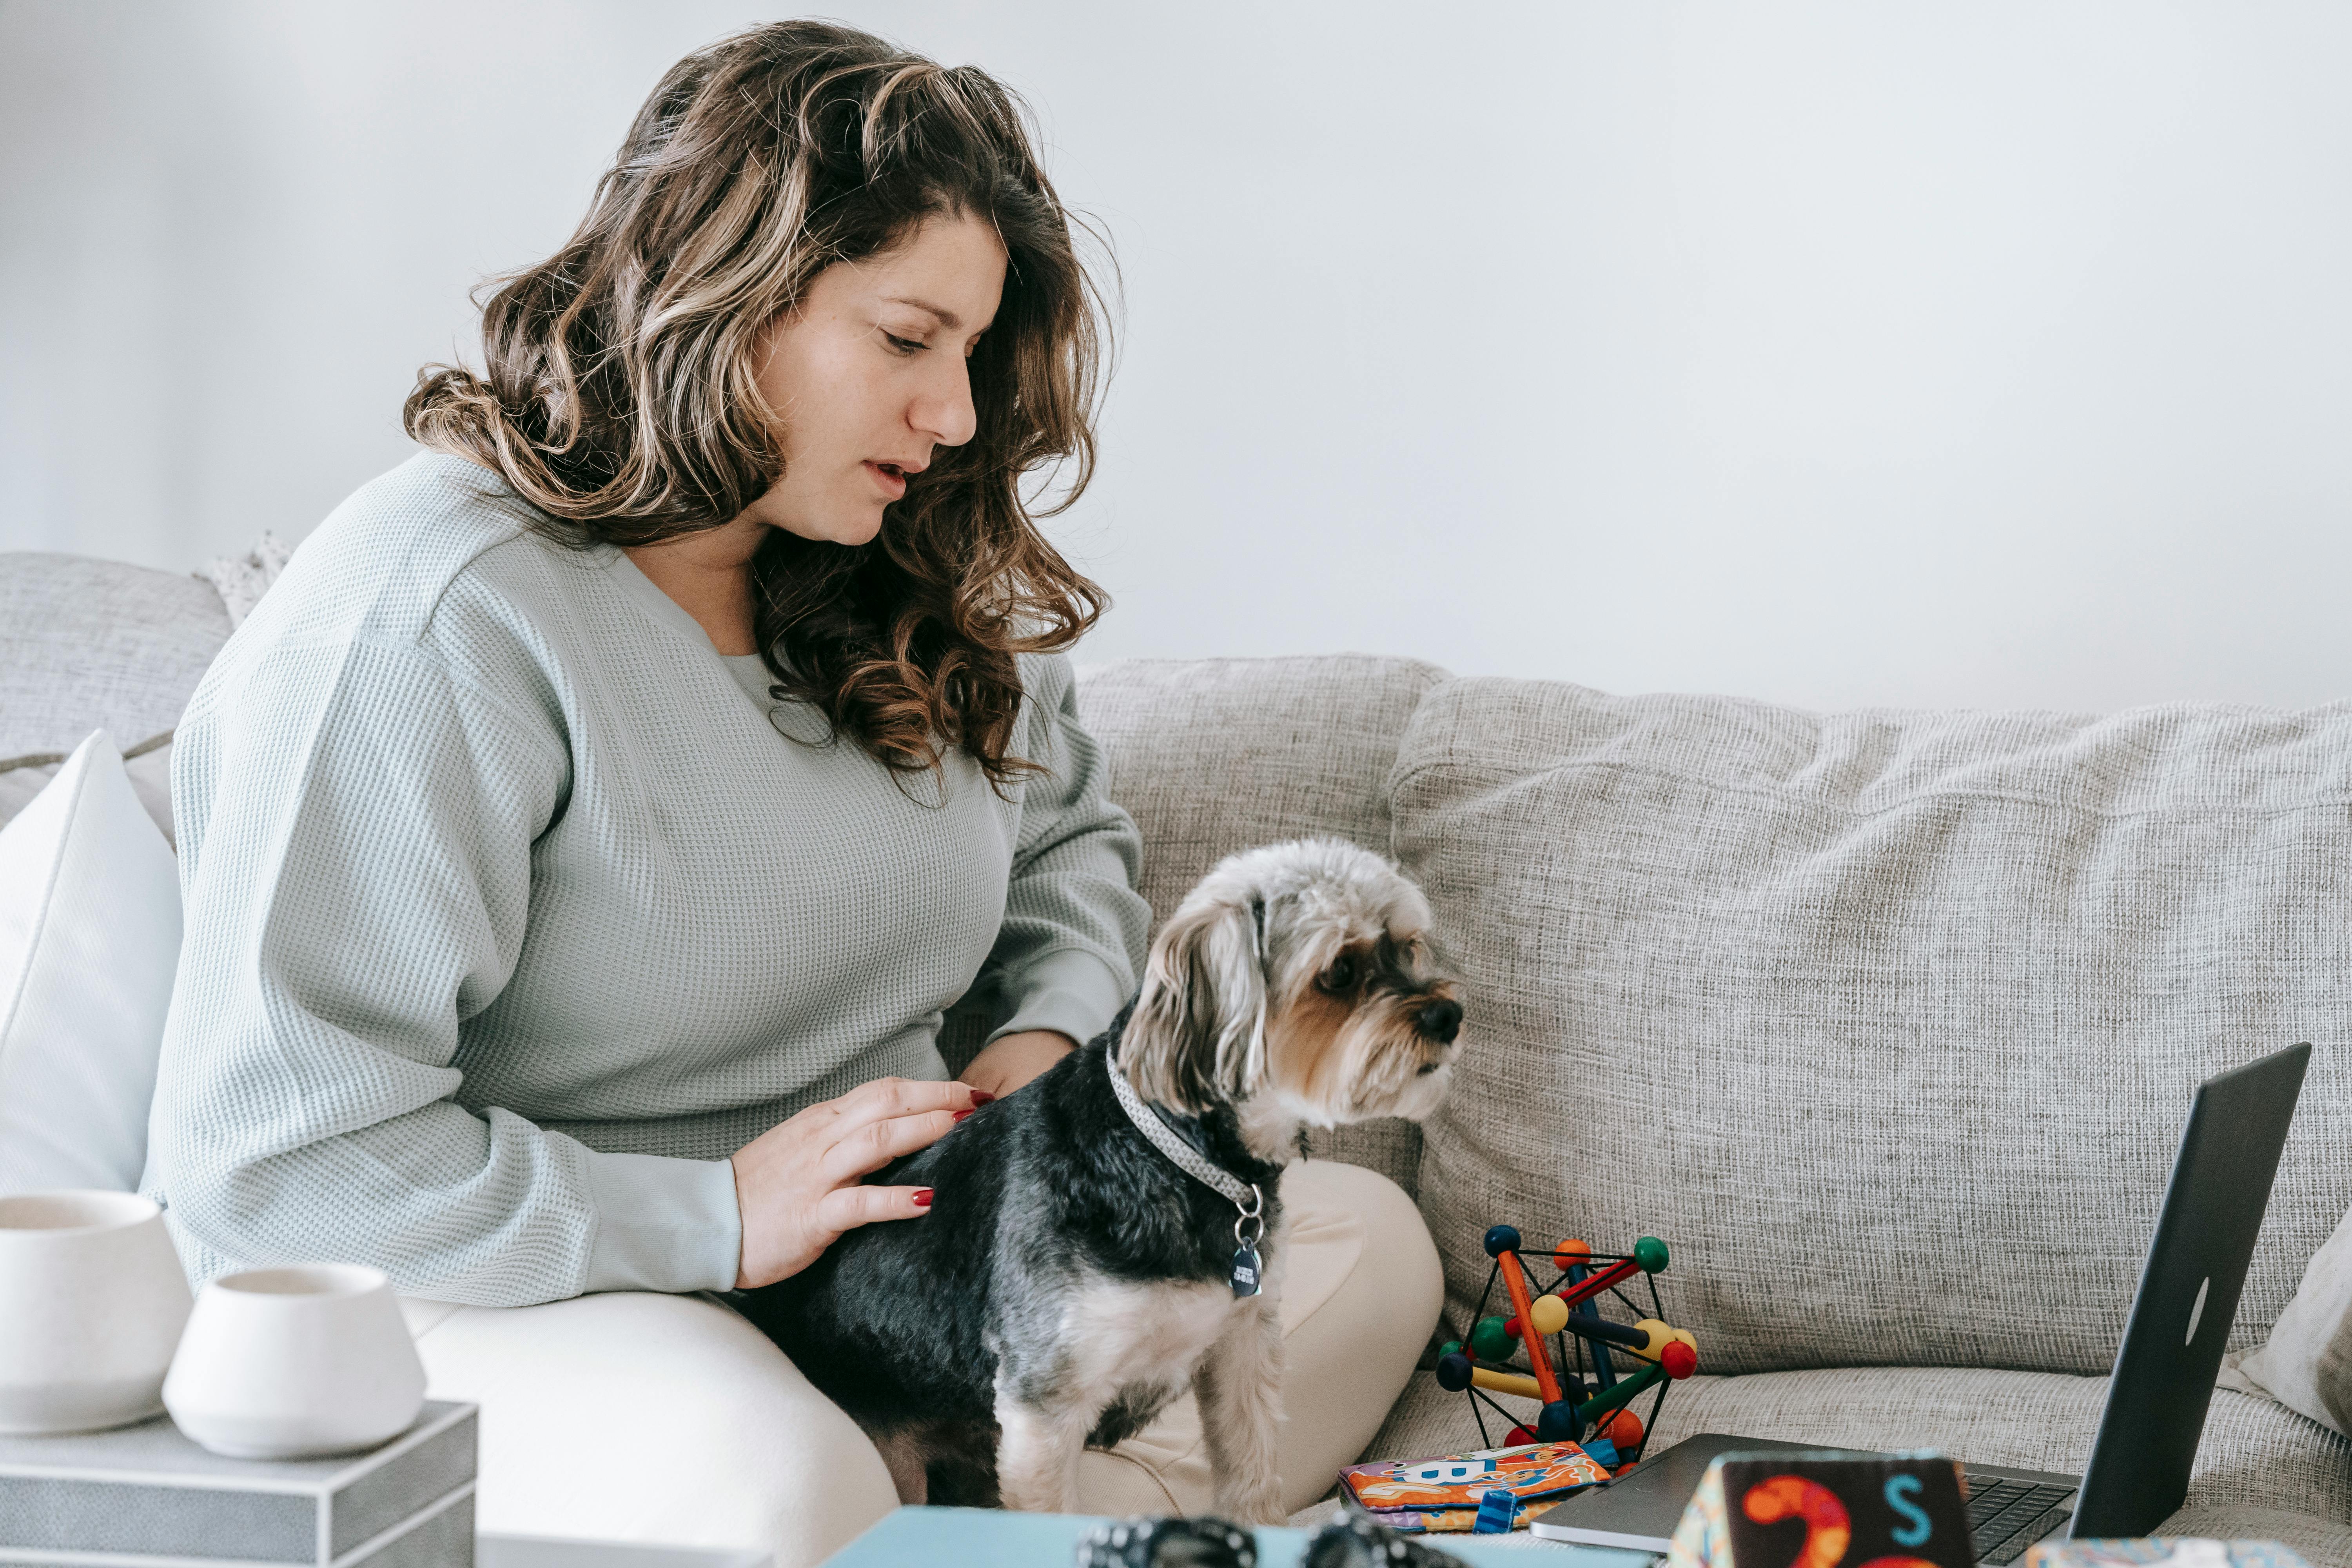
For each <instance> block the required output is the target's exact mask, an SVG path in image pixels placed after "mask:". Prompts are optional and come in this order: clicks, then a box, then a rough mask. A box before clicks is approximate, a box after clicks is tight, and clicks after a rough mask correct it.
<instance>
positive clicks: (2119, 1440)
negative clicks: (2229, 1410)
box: [2069, 1045, 2311, 1540]
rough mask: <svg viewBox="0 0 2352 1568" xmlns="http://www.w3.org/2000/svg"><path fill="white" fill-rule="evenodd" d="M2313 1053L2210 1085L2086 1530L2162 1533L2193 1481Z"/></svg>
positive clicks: (2124, 1374)
mask: <svg viewBox="0 0 2352 1568" xmlns="http://www.w3.org/2000/svg"><path fill="white" fill-rule="evenodd" d="M2310 1061H2311V1047H2310V1046H2308V1045H2300V1046H2294V1047H2289V1048H2288V1049H2286V1050H2284V1051H2280V1052H2278V1053H2277V1054H2276V1055H2274V1056H2268V1057H2264V1058H2263V1059H2262V1060H2260V1061H2258V1062H2253V1063H2251V1064H2249V1065H2247V1066H2245V1067H2242V1068H2238V1069H2236V1070H2235V1071H2233V1072H2225V1073H2223V1074H2221V1076H2219V1077H2218V1078H2212V1079H2207V1080H2206V1081H2205V1082H2204V1083H2202V1084H2200V1086H2199V1087H2198V1089H2197V1100H2196V1103H2195V1104H2194V1105H2192V1106H2190V1107H2189V1126H2188V1128H2187V1130H2186V1131H2183V1132H2182V1133H2181V1135H2180V1152H2179V1156H2178V1157H2177V1158H2176V1159H2175V1160H2174V1161H2173V1165H2172V1184H2171V1185H2170V1186H2169V1187H2168V1189H2167V1190H2166V1192H2165V1194H2164V1211H2163V1215H2162V1217H2161V1218H2159V1219H2158V1221H2157V1226H2156V1240H2155V1241H2154V1242H2153V1243H2151V1244H2150V1245H2149V1247H2148V1252H2147V1268H2144V1269H2142V1270H2141V1271H2140V1277H2139V1293H2138V1294H2137V1296H2135V1297H2133V1298H2132V1310H2131V1318H2130V1320H2129V1321H2127V1322H2126V1324H2125V1326H2124V1341H2123V1345H2122V1348H2121V1349H2119V1350H2118V1351H2117V1352H2116V1371H2115V1376H2114V1378H2113V1380H2112V1381H2110V1382H2109V1384H2107V1406H2106V1412H2105V1415H2102V1416H2100V1418H2099V1438H2098V1442H2097V1443H2096V1444H2095V1445H2094V1446H2093V1447H2092V1449H2091V1468H2090V1469H2089V1470H2088V1471H2086V1472H2085V1473H2084V1477H2083V1491H2082V1496H2081V1497H2080V1499H2079V1500H2077V1501H2076V1503H2075V1507H2074V1527H2073V1529H2072V1530H2071V1531H2070V1532H2069V1533H2071V1534H2072V1535H2073V1536H2074V1537H2075V1538H2076V1539H2077V1540H2083V1539H2090V1538H2095V1537H2100V1536H2132V1535H2147V1534H2151V1533H2153V1532H2154V1531H2155V1529H2156V1527H2157V1526H2158V1525H2159V1524H2161V1523H2163V1522H2164V1521H2165V1520H2167V1519H2168V1518H2170V1517H2171V1515H2172V1514H2173V1512H2174V1511H2175V1510H2178V1509H2179V1507H2180V1503H2181V1500H2182V1499H2183V1498H2185V1497H2187V1496H2188V1495H2189V1467H2190V1466H2191V1465H2193V1464H2194V1463H2195V1462H2196V1458H2197V1442H2198V1439H2199V1438H2200V1436H2202V1435H2203V1434H2204V1431H2205V1411H2206V1407H2207V1406H2208V1405H2210V1404H2211V1403H2212V1399H2213V1379H2214V1378H2215V1376H2217V1375H2218V1374H2219V1373H2220V1372H2221V1352H2222V1351H2223V1350H2224V1349H2225V1348H2226V1346H2227V1344H2228V1342H2229V1338H2230V1326H2231V1323H2233V1322H2234V1321H2236V1320H2237V1316H2238V1292H2239V1291H2240V1290H2241V1289H2243V1288H2244V1286H2245V1283H2246V1266H2247V1265H2248V1264H2249V1263H2250V1262H2252V1259H2253V1256H2254V1240H2255V1237H2257V1236H2258V1235H2259V1234H2260V1233H2261V1231H2262V1227H2263V1210H2264V1209H2266V1208H2267V1207H2269V1205H2270V1198H2271V1181H2272V1178H2273V1177H2274V1176H2276V1175H2277V1174H2278V1164H2279V1154H2280V1152H2282V1151H2283V1150H2284V1148H2285V1147H2286V1131H2287V1124H2288V1122H2289V1121H2293V1120H2294V1102H2295V1097H2296V1096H2297V1095H2298V1094H2299V1093H2300V1092H2301V1091H2302V1089H2303V1075H2304V1069H2305V1068H2306V1067H2307V1066H2308V1065H2309V1064H2310Z"/></svg>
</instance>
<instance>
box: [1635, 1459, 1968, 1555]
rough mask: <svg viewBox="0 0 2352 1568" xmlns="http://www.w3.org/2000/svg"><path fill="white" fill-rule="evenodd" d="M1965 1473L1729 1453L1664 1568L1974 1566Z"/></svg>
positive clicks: (1949, 1466)
mask: <svg viewBox="0 0 2352 1568" xmlns="http://www.w3.org/2000/svg"><path fill="white" fill-rule="evenodd" d="M1975 1562H1976V1551H1975V1548H1974V1546H1973V1544H1972V1543H1971V1542H1970V1541H1969V1520H1968V1505H1967V1502H1966V1500H1965V1497H1964V1494H1963V1493H1962V1491H1961V1489H1960V1468H1959V1467H1958V1465H1956V1464H1954V1463H1953V1462H1952V1461H1951V1460H1950V1459H1948V1458H1945V1457H1944V1456H1943V1455H1941V1454H1833V1453H1809V1454H1788V1453H1778V1454H1774V1453H1749V1454H1725V1455H1722V1456H1720V1457H1719V1458H1717V1459H1716V1461H1715V1462H1714V1463H1713V1464H1711V1465H1709V1466H1708V1467H1707V1470H1706V1479H1705V1480H1703V1481H1702V1482H1700V1483H1699V1489H1698V1491H1697V1493H1696V1495H1694V1496H1693V1497H1692V1499H1691V1500H1690V1507H1689V1508H1687V1509H1685V1510H1684V1511H1683V1517H1682V1522H1681V1523H1680V1524H1679V1525H1677V1526H1676V1527H1675V1535H1674V1545H1673V1549H1672V1550H1671V1551H1669V1552H1667V1554H1666V1563H1667V1565H1668V1568H1972V1564H1974V1563H1975Z"/></svg>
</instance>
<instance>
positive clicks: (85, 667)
mask: <svg viewBox="0 0 2352 1568" xmlns="http://www.w3.org/2000/svg"><path fill="white" fill-rule="evenodd" d="M228 631H229V626H228V611H227V610H226V609H225V608H224V607H223V606H222V605H221V596H220V594H219V593H218V592H217V591H216V590H215V588H214V587H213V585H212V584H209V583H207V582H205V581H204V580H203V579H202V578H198V577H182V576H177V575H174V574H172V573H169V572H156V571H152V570H150V569H149V568H147V567H144V566H130V565H125V564H124V563H121V562H119V561H90V560H86V559H84V558H82V557H80V556H78V555H47V554H41V553H37V552H29V551H26V552H11V553H7V554H0V757H20V756H24V755H26V754H27V753H30V752H70V751H72V750H73V749H74V748H75V747H76V746H78V745H79V744H81V742H82V739H83V737H85V736H86V735H88V734H89V732H90V731H92V730H101V729H102V730H105V731H108V732H109V733H110V734H111V735H113V737H114V739H115V742H116V743H117V744H119V745H123V746H129V745H131V744H133V743H135V742H140V741H143V740H145V739H146V738H147V737H148V736H150V735H154V734H160V733H161V732H163V731H165V730H168V729H170V728H171V727H172V726H173V725H174V724H176V723H178V722H179V721H180V710H181V709H183V708H185V707H186V706H187V705H188V696H189V693H191V692H193V691H194V690H195V689H196V680H197V678H198V677H200V676H202V675H203V674H204V672H205V666H206V665H208V664H210V663H212V660H213V655H215V653H218V652H219V651H220V646H221V644H222V643H224V642H226V641H227V640H228Z"/></svg>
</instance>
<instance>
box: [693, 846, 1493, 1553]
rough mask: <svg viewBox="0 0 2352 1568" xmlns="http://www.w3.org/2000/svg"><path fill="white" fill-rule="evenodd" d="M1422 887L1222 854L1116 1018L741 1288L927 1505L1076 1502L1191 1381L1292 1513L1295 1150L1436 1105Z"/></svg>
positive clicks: (1391, 877)
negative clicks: (1103, 1452) (1285, 1313)
mask: <svg viewBox="0 0 2352 1568" xmlns="http://www.w3.org/2000/svg"><path fill="white" fill-rule="evenodd" d="M1430 923H1431V922H1430V911H1429V904H1428V901H1427V900H1424V899H1423V897H1422V894H1421V890H1420V889H1417V888H1415V887H1414V886H1413V885H1412V883H1411V882H1410V881H1408V880H1406V879H1405V878H1404V876H1403V875H1402V873H1400V872H1399V871H1398V870H1397V868H1395V867H1394V866H1393V865H1391V863H1390V862H1389V861H1387V860H1385V859H1383V858H1381V857H1380V856H1378V855H1374V854H1372V853H1371V852H1370V851H1369V850H1365V849H1361V848H1359V847H1356V846H1354V845H1352V844H1347V843H1342V842H1339V841H1338V840H1336V839H1328V838H1326V839H1309V840H1303V841H1299V842H1295V843H1287V844H1276V845H1271V846H1268V847H1265V848H1261V849H1252V850H1247V851H1244V853H1241V854H1238V855H1234V856H1232V857H1229V858H1227V859H1225V860H1224V861H1223V862H1222V863H1220V864H1219V865H1218V866H1217V867H1216V868H1214V869H1213V870H1212V871H1210V873H1209V874H1208V876H1207V877H1205V878H1204V879H1202V881H1201V884H1200V885H1199V886H1198V887H1196V888H1195V889H1192V894H1191V895H1190V896H1189V897H1187V898H1186V899H1185V900H1184V902H1183V903H1182V904H1181V906H1180V907H1179V908H1178V909H1177V910H1176V912H1175V914H1174V915H1173V916H1172V917H1171V919H1170V920H1169V921H1168V924H1167V926H1166V928H1165V929H1164V930H1162V931H1160V935H1159V937H1158V939H1157V940H1156V941H1155V942H1153V943H1152V946H1151V954H1150V962H1149V963H1148V964H1147V965H1146V968H1145V975H1144V981H1143V985H1142V989H1141V991H1140V992H1139V994H1138V995H1137V997H1136V999H1135V1000H1134V1002H1133V1003H1131V1004H1130V1005H1129V1008H1128V1011H1127V1012H1126V1013H1124V1014H1122V1015H1121V1016H1120V1017H1119V1018H1118V1020H1117V1021H1116V1022H1114V1023H1113V1024H1112V1026H1110V1028H1109V1029H1108V1030H1107V1031H1105V1032H1104V1033H1103V1034H1102V1035H1101V1036H1100V1037H1097V1038H1096V1039H1095V1040H1093V1041H1091V1042H1090V1043H1088V1044H1087V1045H1086V1046H1084V1047H1080V1048H1079V1049H1077V1050H1076V1051H1074V1052H1072V1053H1071V1054H1070V1055H1069V1056H1067V1057H1066V1058H1063V1059H1062V1060H1061V1061H1059V1062H1057V1063H1055V1065H1054V1067H1052V1068H1050V1069H1048V1070H1047V1071H1046V1072H1045V1073H1044V1074H1043V1075H1041V1076H1040V1077H1039V1078H1038V1079H1036V1080H1035V1081H1034V1082H1033V1083H1031V1084H1029V1085H1028V1086H1027V1087H1026V1088H1024V1089H1023V1090H1022V1091H1020V1092H1018V1093H1015V1094H1011V1095H1008V1096H1006V1097H1005V1098H1003V1099H1002V1100H997V1101H995V1102H994V1103H993V1104H991V1105H988V1106H985V1107H982V1109H981V1110H980V1111H979V1112H978V1113H976V1114H974V1115H972V1116H970V1117H968V1118H966V1119H965V1120H964V1121H962V1122H961V1124H959V1125H958V1126H957V1127H956V1129H955V1130H954V1131H951V1132H950V1133H949V1134H948V1135H947V1136H946V1137H944V1138H942V1139H940V1141H939V1142H937V1143H935V1144H933V1145H931V1147H929V1149H926V1150H924V1151H923V1152H920V1153H919V1154H916V1155H914V1156H913V1157H912V1158H910V1159H908V1160H907V1161H904V1162H902V1163H899V1164H898V1166H896V1167H895V1168H893V1169H891V1170H888V1171H886V1172H883V1173H878V1174H877V1175H876V1176H875V1177H874V1178H873V1179H874V1180H876V1181H877V1182H887V1183H889V1184H893V1185H898V1184H920V1185H926V1186H929V1187H931V1188H932V1189H933V1191H934V1192H935V1194H936V1196H935V1197H934V1198H933V1200H932V1207H931V1212H930V1214H929V1216H928V1217H927V1218H924V1219H920V1220H914V1221H905V1222H900V1223H897V1224H890V1225H869V1226H863V1227H861V1228H859V1229H856V1230H853V1231H850V1232H849V1233H848V1234H846V1235H845V1236H844V1237H842V1238H841V1239H840V1240H839V1241H837V1242H835V1243H834V1245H833V1246H832V1247H831V1248H830V1249H828V1250H827V1251H826V1253H825V1254H824V1257H823V1258H821V1259H819V1260H818V1262H817V1263H816V1264H815V1265H814V1266H813V1267H812V1268H808V1269H805V1270H803V1272H802V1273H800V1274H797V1275H794V1276H793V1278H791V1279H785V1280H783V1281H782V1282H780V1283H778V1284H775V1285H772V1286H768V1287H766V1288H764V1289H760V1290H754V1291H750V1292H746V1293H744V1294H742V1295H740V1296H739V1297H737V1298H735V1300H736V1303H737V1305H738V1306H739V1308H740V1310H742V1311H743V1313H744V1315H745V1316H746V1317H748V1318H750V1319H751V1321H752V1322H754V1323H756V1324H757V1325H759V1327H760V1328H761V1331H764V1332H765V1333H767V1334H768V1336H769V1337H770V1338H772V1340H774V1341H775V1342H776V1343H777V1344H778V1345H780V1346H782V1348H783V1350H784V1351H785V1352H786V1353H788V1354H789V1355H790V1356H791V1357H792V1358H793V1363H795V1364H797V1365H798V1366H799V1367H800V1369H801V1370H802V1372H803V1373H806V1374H807V1376H808V1377H809V1379H810V1381H811V1382H813V1383H814V1384H816V1386H817V1387H818V1388H819V1389H821V1390H822V1391H823V1392H824V1394H826V1396H827V1397H829V1398H831V1399H832V1400H834V1402H835V1403H836V1404H838V1405H840V1406H841V1407H842V1408H843V1409H845V1410H846V1411H847V1412H848V1413H849V1415H851V1416H852V1417H853V1418H854V1419H856V1422H857V1424H858V1425H859V1426H861V1427H863V1428H864V1429H865V1431H866V1434H867V1435H868V1436H871V1437H872V1438H873V1439H874V1441H875V1444H876V1446H877V1447H879V1448H880V1449H881V1451H882V1455H883V1458H884V1459H885V1461H886V1462H887V1464H888V1465H889V1467H890V1473H891V1478H892V1479H893V1481H894V1482H895V1483H896V1484H897V1487H898V1495H899V1497H900V1499H901V1500H904V1501H908V1502H916V1503H919V1502H926V1501H929V1502H933V1503H964V1504H978V1505H983V1506H984V1505H991V1504H997V1503H1000V1502H1001V1503H1002V1504H1003V1506H1006V1507H1010V1508H1016V1509H1030V1510H1041V1511H1047V1512H1056V1513H1068V1512H1073V1511H1075V1510H1076V1506H1077V1498H1076V1487H1077V1473H1078V1456H1079V1454H1080V1452H1081V1451H1082V1450H1084V1449H1085V1448H1087V1447H1106V1448H1107V1447H1111V1446H1113V1445H1115V1444H1117V1443H1118V1442H1120V1441H1121V1440H1122V1439H1124V1438H1126V1437H1128V1436H1130V1435H1131V1434H1133V1433H1135V1432H1136V1431H1138V1430H1139V1429H1140V1428H1141V1427H1142V1426H1144V1425H1145V1424H1146V1423H1148V1422H1150V1420H1151V1419H1152V1417H1153V1416H1155V1415H1158V1414H1159V1412H1160V1410H1161V1408H1162V1407H1164V1406H1165V1405H1167V1404H1168V1403H1169V1402H1170V1401H1171V1400H1172V1399H1174V1398H1176V1397H1177V1396H1178V1395H1179V1394H1181V1393H1182V1392H1183V1391H1184V1390H1185V1389H1186V1388H1188V1387H1189V1388H1190V1389H1192V1393H1193V1394H1194V1395H1195V1397H1196V1398H1197V1399H1198V1401H1199V1404H1200V1409H1201V1419H1202V1430H1203V1433H1204V1435H1205V1436H1206V1439H1207V1446H1208V1451H1209V1461H1210V1467H1211V1469H1212V1472H1213V1476H1214V1479H1215V1491H1216V1507H1217V1509H1218V1510H1219V1511H1220V1512H1223V1513H1225V1514H1227V1515H1230V1516H1231V1517H1233V1518H1234V1519H1238V1520H1241V1521H1245V1522H1250V1523H1265V1522H1278V1521H1280V1519H1281V1518H1282V1517H1283V1510H1282V1489H1281V1485H1280V1480H1279V1478H1278V1477H1277V1475H1276V1464H1275V1451H1274V1447H1275V1436H1276V1424H1277V1422H1278V1419H1279V1417H1280V1413H1281V1390H1282V1328H1281V1322H1280V1319H1279V1314H1278V1310H1277V1303H1278V1302H1279V1301H1280V1300H1281V1295H1282V1279H1283V1267H1282V1264H1283V1239H1284V1226H1283V1209H1282V1197H1281V1180H1282V1171H1283V1167H1284V1166H1285V1165H1286V1163H1289V1162H1290V1161H1291V1160H1292V1159H1293V1158H1295V1157H1296V1152H1297V1147H1298V1143H1299V1140H1300V1135H1301V1132H1302V1131H1303V1129H1305V1128H1306V1127H1309V1126H1314V1127H1332V1126H1337V1125H1339V1124H1341V1123H1343V1122H1350V1121H1366V1120H1369V1119H1370V1118H1374V1117H1386V1116H1402V1117H1409V1118H1412V1119H1414V1120H1419V1119H1421V1118H1423V1117H1424V1116H1426V1115H1428V1114H1429V1112H1430V1111H1431V1110H1434V1109H1435V1108H1436V1106H1437V1103H1438V1101H1439V1100H1442V1099H1443V1098H1444V1093H1445V1088H1446V1080H1447V1078H1448V1075H1449V1068H1451V1066H1452V1063H1453V1060H1454V1055H1455V1053H1456V1052H1457V1050H1458V1049H1459V1048H1460V1039H1459V1034H1460V1029H1461V1023H1462V1007H1461V1005H1460V1004H1459V1003H1458V1002H1456V1001H1455V1000H1454V984H1453V982H1452V981H1451V980H1450V979H1448V978H1447V977H1446V976H1445V975H1444V974H1443V973H1440V972H1439V969H1438V968H1437V964H1436V959H1435V956H1434V954H1433V952H1432V939H1431V935H1430V929H1429V928H1430Z"/></svg>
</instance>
